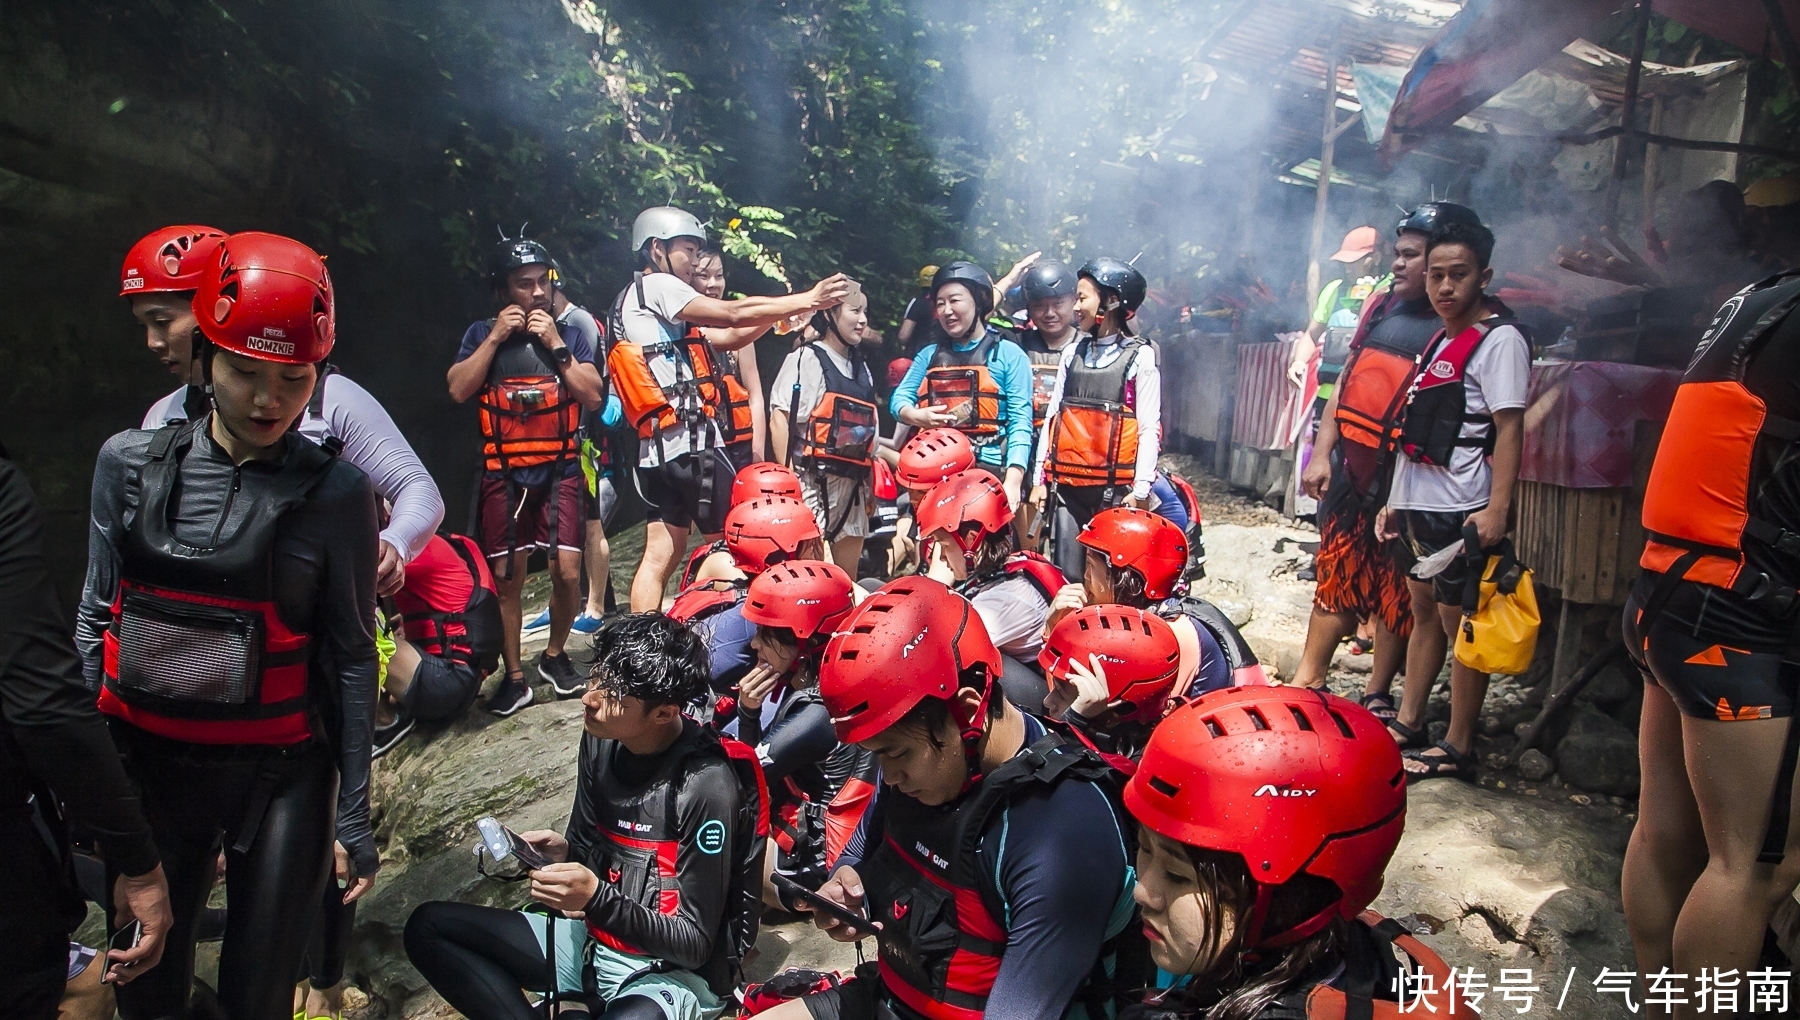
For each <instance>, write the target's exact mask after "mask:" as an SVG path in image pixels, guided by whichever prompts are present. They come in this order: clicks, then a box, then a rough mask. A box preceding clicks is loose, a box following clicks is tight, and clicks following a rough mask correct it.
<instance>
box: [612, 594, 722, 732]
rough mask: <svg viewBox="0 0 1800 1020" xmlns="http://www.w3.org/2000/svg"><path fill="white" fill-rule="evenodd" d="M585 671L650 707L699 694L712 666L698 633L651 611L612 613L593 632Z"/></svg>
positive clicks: (619, 694) (615, 692)
mask: <svg viewBox="0 0 1800 1020" xmlns="http://www.w3.org/2000/svg"><path fill="white" fill-rule="evenodd" d="M589 675H590V676H592V677H593V678H594V679H595V680H596V681H598V682H599V686H600V688H601V689H602V690H604V691H606V692H607V693H608V694H611V695H613V696H614V697H620V698H637V699H638V700H640V701H642V702H643V703H644V708H645V709H646V710H649V709H653V708H658V707H660V706H663V705H685V704H687V703H688V702H690V701H694V700H695V699H697V698H699V697H700V696H701V695H702V694H704V693H705V692H706V688H707V683H708V682H709V681H710V680H711V679H712V670H711V668H710V667H709V666H708V663H707V656H706V644H705V642H703V641H701V639H700V637H699V635H697V634H695V633H694V632H693V631H691V630H689V629H688V628H686V627H683V626H682V625H681V624H679V623H676V622H675V621H674V620H671V619H669V618H668V617H667V616H664V615H663V614H662V613H658V612H649V613H630V614H628V615H625V616H619V617H615V618H614V619H612V620H609V621H607V623H606V624H604V625H603V626H602V627H601V628H600V630H599V631H597V632H596V633H595V634H594V667H593V670H592V671H591V672H590V673H589Z"/></svg>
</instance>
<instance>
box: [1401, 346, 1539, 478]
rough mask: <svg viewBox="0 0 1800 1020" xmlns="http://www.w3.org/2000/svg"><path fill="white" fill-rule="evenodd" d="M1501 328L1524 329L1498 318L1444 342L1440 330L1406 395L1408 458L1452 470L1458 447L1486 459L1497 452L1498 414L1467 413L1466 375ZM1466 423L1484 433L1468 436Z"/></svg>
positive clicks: (1404, 428)
mask: <svg viewBox="0 0 1800 1020" xmlns="http://www.w3.org/2000/svg"><path fill="white" fill-rule="evenodd" d="M1500 326H1513V327H1515V328H1520V327H1519V324H1518V323H1517V322H1515V321H1513V320H1511V319H1504V318H1500V317H1498V316H1496V317H1494V318H1490V319H1484V320H1482V321H1481V322H1478V323H1476V324H1475V325H1473V326H1470V327H1469V328H1468V329H1465V330H1463V331H1462V332H1461V333H1458V334H1457V335H1456V336H1454V337H1450V338H1446V337H1445V336H1444V335H1443V333H1442V332H1441V331H1440V332H1439V334H1438V336H1437V338H1436V339H1434V340H1433V341H1432V342H1431V343H1430V345H1428V346H1427V347H1426V348H1425V354H1424V355H1423V356H1421V357H1420V359H1419V368H1418V370H1417V371H1416V372H1415V373H1414V374H1413V380H1412V386H1411V388H1410V390H1409V391H1408V393H1407V398H1406V421H1405V423H1404V424H1402V425H1401V427H1400V449H1401V451H1402V452H1404V453H1405V454H1406V456H1407V457H1408V458H1409V459H1411V460H1414V461H1417V462H1418V463H1421V464H1432V465H1435V466H1437V467H1449V466H1450V459H1451V457H1452V456H1453V455H1454V454H1455V453H1456V451H1457V449H1459V448H1463V447H1468V448H1473V449H1476V450H1480V451H1481V452H1482V454H1483V455H1489V454H1492V453H1493V452H1494V416H1493V415H1491V414H1469V413H1468V407H1467V401H1468V387H1466V386H1464V385H1463V376H1464V374H1465V373H1466V372H1467V370H1468V367H1469V359H1470V358H1472V357H1474V356H1475V351H1476V349H1477V348H1479V347H1480V346H1481V344H1482V342H1483V341H1485V340H1486V339H1487V338H1488V337H1489V336H1491V335H1492V334H1493V331H1494V330H1495V329H1497V328H1498V327H1500ZM1464 425H1481V426H1484V427H1485V430H1484V431H1483V432H1482V434H1481V435H1479V436H1464V435H1463V434H1462V429H1463V426H1464Z"/></svg>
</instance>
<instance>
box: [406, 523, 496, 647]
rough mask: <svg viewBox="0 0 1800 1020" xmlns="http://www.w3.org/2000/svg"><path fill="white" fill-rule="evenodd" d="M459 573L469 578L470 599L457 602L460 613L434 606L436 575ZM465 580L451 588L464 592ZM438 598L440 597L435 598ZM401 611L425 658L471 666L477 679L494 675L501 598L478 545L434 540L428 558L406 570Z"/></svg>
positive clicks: (451, 538) (452, 538) (460, 538)
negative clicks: (479, 675) (485, 675)
mask: <svg viewBox="0 0 1800 1020" xmlns="http://www.w3.org/2000/svg"><path fill="white" fill-rule="evenodd" d="M449 570H454V571H456V572H457V573H458V574H462V575H464V576H466V577H467V579H468V581H467V585H468V587H467V591H468V594H467V595H464V596H460V597H456V598H455V599H454V601H455V602H456V608H447V607H446V605H438V604H434V603H433V602H432V601H430V600H429V599H428V598H427V597H426V593H427V591H428V590H429V589H431V588H434V587H436V586H435V585H433V584H432V583H431V582H432V581H434V580H437V578H435V577H433V576H431V575H432V574H434V573H443V572H447V571H449ZM460 582H461V578H456V579H455V580H454V581H452V582H450V583H449V584H447V585H446V587H447V588H448V589H449V590H450V591H451V592H460V591H462V590H463V585H462V583H460ZM431 594H433V595H438V594H439V593H438V592H435V591H433V592H431ZM394 606H395V608H397V609H399V610H400V615H401V618H402V621H403V625H402V628H401V630H402V633H404V634H405V635H406V640H408V641H410V642H412V644H413V645H414V646H415V647H416V648H418V650H419V652H420V653H421V654H424V655H432V656H436V657H438V658H443V659H450V660H452V661H454V662H461V663H465V664H467V665H469V666H472V667H473V668H474V669H475V670H476V672H478V673H492V672H493V671H494V669H495V666H496V665H497V663H498V658H499V654H500V640H501V629H502V624H501V622H500V593H499V589H498V588H496V587H495V585H494V575H493V574H492V573H491V572H490V571H489V570H488V565H487V560H486V558H485V557H483V556H482V555H481V549H480V548H479V547H478V546H476V544H475V540H474V539H472V538H469V537H468V536H466V535H443V534H439V535H433V536H431V540H430V541H429V542H427V543H426V544H425V549H424V551H423V552H421V553H419V555H418V556H417V557H416V558H415V559H414V560H413V561H412V562H411V563H410V564H408V565H407V568H406V585H405V587H402V588H401V589H400V590H399V591H397V592H395V593H394Z"/></svg>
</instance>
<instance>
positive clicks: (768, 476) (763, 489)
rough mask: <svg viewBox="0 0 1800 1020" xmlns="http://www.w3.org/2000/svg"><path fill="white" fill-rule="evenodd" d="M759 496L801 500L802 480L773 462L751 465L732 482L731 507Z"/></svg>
mask: <svg viewBox="0 0 1800 1020" xmlns="http://www.w3.org/2000/svg"><path fill="white" fill-rule="evenodd" d="M758 496H786V497H787V498H789V499H800V498H801V496H800V478H799V476H797V475H795V474H794V472H793V471H792V470H791V469H789V468H786V467H783V466H782V465H780V464H776V463H773V462H771V461H763V462H761V463H759V464H751V465H750V466H748V467H746V468H744V469H743V470H742V471H739V472H738V473H737V476H736V477H735V478H733V479H732V480H731V505H732V506H737V505H738V504H739V503H742V502H744V501H745V500H751V499H755V498H757V497H758Z"/></svg>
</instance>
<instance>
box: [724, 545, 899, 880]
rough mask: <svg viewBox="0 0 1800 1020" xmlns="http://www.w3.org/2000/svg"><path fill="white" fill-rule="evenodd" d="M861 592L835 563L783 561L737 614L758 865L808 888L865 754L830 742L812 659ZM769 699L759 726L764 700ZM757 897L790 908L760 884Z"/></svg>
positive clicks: (741, 720) (740, 704)
mask: <svg viewBox="0 0 1800 1020" xmlns="http://www.w3.org/2000/svg"><path fill="white" fill-rule="evenodd" d="M861 591H862V589H860V588H858V587H857V586H856V584H855V583H854V582H852V581H851V580H850V575H849V574H847V573H845V572H844V570H843V568H841V567H839V566H838V565H836V564H835V563H826V562H824V561H822V560H791V561H789V562H787V563H782V564H779V565H777V566H773V567H770V568H769V569H767V570H765V571H763V572H762V573H760V574H758V575H756V579H755V580H754V581H751V582H750V591H749V593H748V595H747V596H746V597H745V599H744V606H743V618H744V620H745V621H746V622H747V623H749V624H750V625H751V626H753V627H755V628H756V631H755V636H754V637H752V638H751V639H750V647H751V649H752V650H754V652H755V654H756V660H757V663H756V668H755V669H752V670H751V671H750V672H749V673H747V674H745V675H744V678H743V679H742V680H740V681H739V682H738V696H737V713H738V714H737V723H738V731H737V735H738V739H739V740H742V741H743V742H744V743H746V744H749V745H750V746H752V747H754V748H756V755H757V757H758V758H759V759H760V760H761V761H762V767H763V774H764V776H765V777H766V778H767V779H768V783H769V825H770V832H769V835H770V837H771V838H772V841H773V846H771V847H770V853H769V856H768V860H767V861H766V862H765V863H766V866H767V868H768V869H769V870H770V871H779V872H781V873H782V874H783V875H786V876H787V877H789V878H792V879H794V880H795V881H797V882H799V883H800V884H801V885H804V886H806V887H807V888H809V889H816V888H818V886H819V885H820V884H822V883H823V882H824V881H825V859H826V855H827V840H826V838H825V834H826V829H827V826H826V818H827V814H828V812H830V810H831V805H832V802H833V799H834V798H835V797H836V796H837V794H838V791H839V790H840V789H842V788H843V785H844V781H845V780H847V779H849V778H850V777H851V776H853V775H855V774H857V773H858V772H859V771H860V770H861V769H862V767H863V766H865V765H866V759H867V757H868V752H867V751H864V750H863V749H862V748H860V747H857V746H855V745H854V744H840V743H838V738H837V733H836V732H835V731H833V730H832V728H831V713H830V712H829V711H827V710H826V708H825V702H824V700H823V699H821V698H820V697H819V658H820V656H821V655H823V654H824V651H825V643H826V642H827V641H829V640H831V635H832V633H833V632H834V631H836V630H837V628H838V626H839V625H841V624H842V623H843V622H844V618H845V617H846V616H849V615H850V610H851V609H853V608H855V606H856V598H857V596H858V595H859V594H860V593H861ZM771 703H772V704H773V710H772V714H771V715H770V717H769V721H768V725H766V726H765V725H764V724H763V715H764V706H765V705H767V704H771ZM763 899H764V901H765V902H767V903H768V904H770V905H771V906H780V907H783V908H785V909H789V910H791V909H793V904H791V903H785V902H783V901H782V900H781V899H780V897H778V896H777V895H776V893H775V890H774V888H773V886H769V885H767V884H766V883H765V888H764V890H763Z"/></svg>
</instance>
